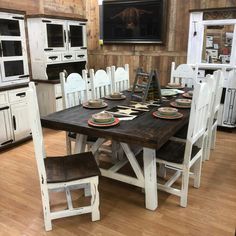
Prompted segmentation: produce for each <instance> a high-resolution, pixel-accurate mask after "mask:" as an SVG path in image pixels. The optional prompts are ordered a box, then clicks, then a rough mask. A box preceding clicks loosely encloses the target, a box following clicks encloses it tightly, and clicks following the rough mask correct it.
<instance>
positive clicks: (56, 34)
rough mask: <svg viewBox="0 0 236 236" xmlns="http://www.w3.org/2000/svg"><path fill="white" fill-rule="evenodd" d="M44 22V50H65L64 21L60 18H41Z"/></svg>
mask: <svg viewBox="0 0 236 236" xmlns="http://www.w3.org/2000/svg"><path fill="white" fill-rule="evenodd" d="M43 22H45V23H46V24H45V30H46V32H45V35H46V51H47V50H48V51H63V50H66V40H67V39H66V32H65V27H64V22H63V21H60V20H43Z"/></svg>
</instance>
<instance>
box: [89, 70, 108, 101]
mask: <svg viewBox="0 0 236 236" xmlns="http://www.w3.org/2000/svg"><path fill="white" fill-rule="evenodd" d="M89 76H90V83H91V97H92V99H99V98H102V97H104V96H107V95H109V94H111V92H112V85H111V68H110V67H107V69H106V71H105V70H97V71H96V72H94V69H90V70H89Z"/></svg>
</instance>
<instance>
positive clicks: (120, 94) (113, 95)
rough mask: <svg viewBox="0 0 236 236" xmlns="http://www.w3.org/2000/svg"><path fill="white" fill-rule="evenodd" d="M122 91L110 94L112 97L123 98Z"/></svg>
mask: <svg viewBox="0 0 236 236" xmlns="http://www.w3.org/2000/svg"><path fill="white" fill-rule="evenodd" d="M121 96H122V93H118V92H114V93H112V94H110V97H111V98H121Z"/></svg>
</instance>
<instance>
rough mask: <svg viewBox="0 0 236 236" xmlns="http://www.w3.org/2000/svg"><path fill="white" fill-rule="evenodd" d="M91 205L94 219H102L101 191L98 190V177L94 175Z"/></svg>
mask: <svg viewBox="0 0 236 236" xmlns="http://www.w3.org/2000/svg"><path fill="white" fill-rule="evenodd" d="M90 186H91V195H92V197H91V207H92V221H97V220H100V211H99V192H98V177H94V179H93V181H91V184H90Z"/></svg>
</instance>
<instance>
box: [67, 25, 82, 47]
mask: <svg viewBox="0 0 236 236" xmlns="http://www.w3.org/2000/svg"><path fill="white" fill-rule="evenodd" d="M85 33H86V32H85V24H83V23H79V22H76V23H74V22H69V23H68V41H69V49H70V50H71V49H72V50H77V49H83V48H85V47H86V45H85V39H84V37H85Z"/></svg>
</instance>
